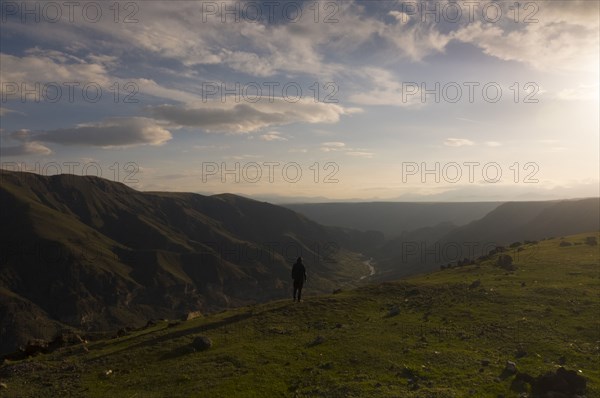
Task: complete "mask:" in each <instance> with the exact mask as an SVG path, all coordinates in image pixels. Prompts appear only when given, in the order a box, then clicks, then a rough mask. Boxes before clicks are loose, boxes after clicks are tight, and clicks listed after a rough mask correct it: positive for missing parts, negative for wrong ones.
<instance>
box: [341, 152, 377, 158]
mask: <svg viewBox="0 0 600 398" xmlns="http://www.w3.org/2000/svg"><path fill="white" fill-rule="evenodd" d="M346 155H348V156H354V157H359V158H367V159H371V158H372V157H373V153H372V152H362V151H348V152H346Z"/></svg>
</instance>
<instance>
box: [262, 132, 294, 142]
mask: <svg viewBox="0 0 600 398" xmlns="http://www.w3.org/2000/svg"><path fill="white" fill-rule="evenodd" d="M258 138H259V139H260V140H262V141H287V140H288V139H287V138H285V137H282V136H281V133H279V132H277V131H272V132H270V133H267V134H262V135H261V136H259V137H258Z"/></svg>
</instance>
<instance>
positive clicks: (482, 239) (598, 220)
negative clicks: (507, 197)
mask: <svg viewBox="0 0 600 398" xmlns="http://www.w3.org/2000/svg"><path fill="white" fill-rule="evenodd" d="M599 230H600V198H586V199H572V200H560V201H538V202H508V203H504V204H502V205H500V206H498V207H497V208H496V209H494V210H492V211H491V212H490V213H489V214H487V215H485V216H484V217H482V218H481V219H479V220H476V221H473V222H471V223H469V224H467V225H464V226H460V227H456V228H449V225H448V224H440V225H439V226H437V227H436V228H428V229H420V230H416V231H412V232H409V233H406V234H404V235H402V236H401V237H398V238H396V239H392V240H391V241H388V242H387V243H386V244H385V246H384V247H383V249H382V255H383V256H385V257H386V259H385V260H382V261H381V266H382V268H383V269H382V271H384V272H382V273H380V275H381V277H387V278H391V277H397V276H400V275H410V274H414V273H420V272H427V271H431V270H433V269H437V268H438V267H439V266H440V265H442V264H447V263H452V262H456V261H458V260H463V259H464V258H469V259H471V258H474V257H478V256H480V255H482V254H486V253H487V252H488V251H489V250H491V249H493V248H494V247H496V246H508V245H510V244H511V243H513V242H517V241H524V240H540V239H543V238H549V237H561V236H565V235H572V234H576V233H583V232H597V231H599ZM513 255H514V254H513ZM385 271H387V272H385Z"/></svg>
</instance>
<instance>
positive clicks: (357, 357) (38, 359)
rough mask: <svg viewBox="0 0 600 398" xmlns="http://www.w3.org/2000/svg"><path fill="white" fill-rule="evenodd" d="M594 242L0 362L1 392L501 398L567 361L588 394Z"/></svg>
mask: <svg viewBox="0 0 600 398" xmlns="http://www.w3.org/2000/svg"><path fill="white" fill-rule="evenodd" d="M590 237H592V238H590ZM599 238H600V235H599V233H598V232H597V231H595V232H588V233H583V234H578V235H573V236H567V237H564V238H563V237H556V238H553V239H546V240H543V241H540V242H529V243H524V242H521V245H519V246H518V247H516V246H515V247H514V248H512V249H509V250H508V251H504V252H501V253H496V254H493V255H491V256H489V257H488V258H487V259H485V260H482V261H479V262H478V263H477V264H473V265H465V266H461V267H452V268H451V269H446V270H443V271H437V272H433V273H429V274H424V275H420V276H414V277H408V278H405V279H402V280H398V281H394V282H385V283H381V284H371V285H367V286H363V287H359V288H356V289H350V290H344V291H341V292H339V293H337V294H329V295H321V296H318V297H310V298H308V299H306V301H305V302H303V303H300V304H297V303H293V302H292V301H291V300H275V301H272V302H269V303H266V304H260V305H252V306H246V307H241V308H238V309H234V310H228V311H225V312H222V313H219V314H215V315H210V316H206V317H202V318H198V319H194V320H190V321H185V322H172V321H166V320H165V321H158V322H157V323H156V324H151V325H149V327H148V328H143V329H139V330H134V331H130V332H129V333H127V334H125V335H122V336H121V337H116V338H113V339H106V340H101V341H93V342H89V343H86V344H79V345H74V346H69V347H65V348H61V349H59V350H57V351H55V352H53V353H50V354H46V355H39V356H35V357H32V358H30V359H27V360H23V361H6V362H5V364H4V365H3V366H2V368H1V369H0V377H1V378H2V382H3V383H5V385H6V388H5V389H4V390H3V393H4V395H3V396H6V397H17V396H18V397H39V396H86V397H106V396H114V397H142V396H143V397H164V396H169V397H190V396H194V397H211V398H212V397H231V396H235V397H267V396H268V397H271V396H282V397H309V396H324V397H366V396H376V397H467V396H477V397H494V398H497V397H501V396H502V397H506V398H509V397H518V396H523V395H520V394H522V393H523V392H525V393H528V392H529V395H528V396H533V395H532V394H531V392H530V391H529V390H530V386H529V384H527V383H526V382H524V381H523V380H532V379H533V378H535V377H537V376H540V375H542V374H545V373H546V372H549V371H552V372H554V371H555V370H556V369H558V368H559V367H560V366H564V368H566V369H568V370H569V371H570V370H573V371H575V373H576V375H577V376H581V377H583V378H585V380H586V382H587V391H586V393H585V394H586V396H587V397H597V396H600V359H599V358H600V357H599V354H600V351H599V343H600V335H599V327H600V322H599V318H598V313H600V298H599V296H598V291H599V289H600V279H599V277H600V274H599V261H600V253H599V248H598V245H597V244H596V245H593V242H594V240H595V241H596V242H597V241H598V239H599ZM586 242H587V243H586ZM507 254H508V255H510V256H511V257H512V258H513V264H512V265H510V266H502V267H501V266H498V265H497V264H498V260H499V256H505V255H507ZM309 286H310V285H309ZM307 288H309V289H310V287H308V286H307ZM207 339H209V340H210V344H209V345H211V346H210V347H207V346H204V347H202V346H201V345H199V342H200V343H202V342H207V341H208V340H207ZM194 347H195V348H194ZM507 361H511V362H513V363H514V365H515V367H516V369H512V365H511V364H508V365H507ZM515 372H517V373H516V374H515ZM568 396H574V395H568Z"/></svg>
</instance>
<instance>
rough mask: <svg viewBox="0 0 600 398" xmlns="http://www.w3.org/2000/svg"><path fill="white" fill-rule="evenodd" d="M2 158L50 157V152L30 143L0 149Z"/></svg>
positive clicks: (41, 145)
mask: <svg viewBox="0 0 600 398" xmlns="http://www.w3.org/2000/svg"><path fill="white" fill-rule="evenodd" d="M0 153H1V154H2V156H6V157H8V156H27V155H50V154H51V153H52V150H51V149H50V148H48V147H47V146H44V145H43V144H41V143H39V142H36V141H31V142H25V143H23V144H20V145H16V146H9V147H5V146H2V147H1V148H0Z"/></svg>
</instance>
